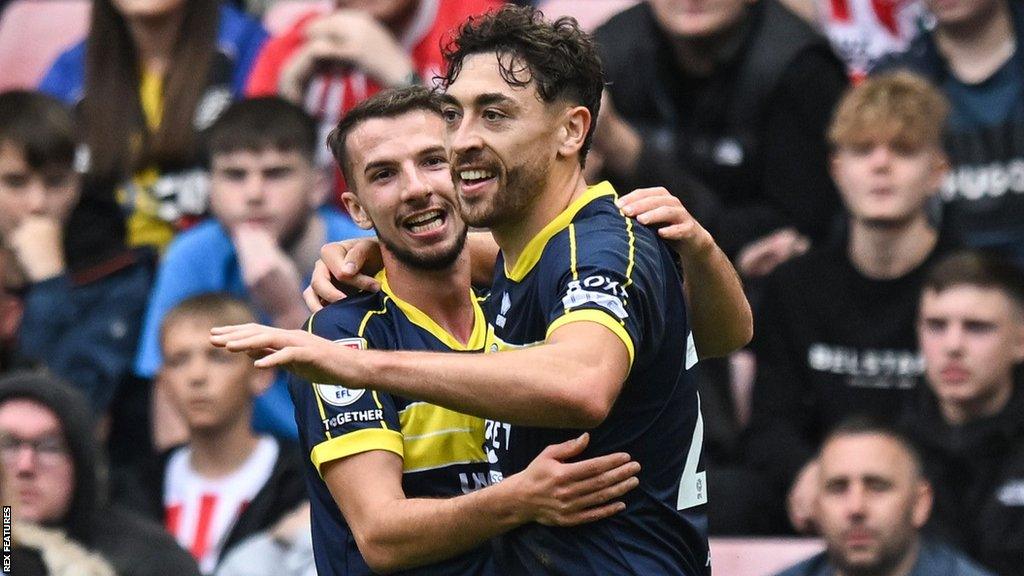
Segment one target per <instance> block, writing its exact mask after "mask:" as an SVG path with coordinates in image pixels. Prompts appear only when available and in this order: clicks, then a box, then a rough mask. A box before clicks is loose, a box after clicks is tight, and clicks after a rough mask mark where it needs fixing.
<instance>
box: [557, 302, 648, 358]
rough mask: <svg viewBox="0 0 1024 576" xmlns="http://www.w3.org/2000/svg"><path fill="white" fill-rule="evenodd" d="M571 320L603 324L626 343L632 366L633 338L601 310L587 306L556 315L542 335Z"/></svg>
mask: <svg viewBox="0 0 1024 576" xmlns="http://www.w3.org/2000/svg"><path fill="white" fill-rule="evenodd" d="M573 322H595V323H597V324H600V325H601V326H604V327H605V328H607V329H609V330H611V331H612V333H613V334H615V335H616V336H618V337H619V340H622V343H623V344H625V345H626V351H627V352H628V353H629V367H630V368H632V367H633V357H634V356H635V355H636V348H635V347H634V346H633V339H632V338H630V337H629V332H626V328H625V327H624V326H623V325H622V323H621V322H619V321H618V320H616V319H615V318H612V316H611V315H610V314H608V313H607V312H604V311H601V310H594V309H592V308H588V309H585V310H573V311H572V312H568V313H566V314H565V315H563V316H560V317H558V318H557V319H556V320H555V321H554V322H552V323H551V325H550V326H548V332H547V334H546V335H545V336H544V337H545V338H550V337H551V334H552V333H553V332H554V331H555V330H557V329H559V328H560V327H562V326H565V325H566V324H572V323H573Z"/></svg>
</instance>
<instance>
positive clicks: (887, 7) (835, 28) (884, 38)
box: [782, 0, 927, 83]
mask: <svg viewBox="0 0 1024 576" xmlns="http://www.w3.org/2000/svg"><path fill="white" fill-rule="evenodd" d="M782 2H783V4H785V5H786V6H789V7H790V8H791V9H792V10H793V11H794V12H796V13H797V14H799V15H800V16H803V17H804V19H805V20H807V21H808V22H810V23H811V24H813V25H815V26H817V27H818V28H820V29H821V31H822V32H823V33H824V34H825V35H826V36H827V37H828V39H829V42H831V43H832V48H833V49H834V50H835V51H836V55H837V56H839V58H841V59H842V60H843V62H845V63H846V69H847V71H848V72H849V73H850V78H851V79H852V80H853V81H854V82H855V83H856V82H860V81H861V80H863V79H864V78H865V77H866V76H867V74H868V73H869V72H870V71H871V70H872V69H873V68H874V67H875V65H877V64H878V62H879V61H880V60H882V59H884V58H885V57H886V56H888V55H890V54H894V53H897V52H902V51H904V50H906V49H907V47H908V46H909V45H910V42H911V41H912V40H913V39H914V38H916V37H917V35H918V34H919V33H920V32H921V30H922V29H924V26H925V22H926V18H927V12H926V10H925V6H924V0H889V1H886V2H878V1H877V0H782Z"/></svg>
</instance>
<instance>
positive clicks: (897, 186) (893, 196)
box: [747, 72, 954, 531]
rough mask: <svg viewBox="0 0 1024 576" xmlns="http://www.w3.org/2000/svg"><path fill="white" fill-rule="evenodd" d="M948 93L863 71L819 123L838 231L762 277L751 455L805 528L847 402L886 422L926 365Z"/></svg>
mask: <svg viewBox="0 0 1024 576" xmlns="http://www.w3.org/2000/svg"><path fill="white" fill-rule="evenodd" d="M946 110H947V104H946V102H945V100H944V99H943V97H942V95H941V94H940V93H939V92H938V91H937V90H935V89H934V88H932V87H931V86H930V85H929V84H928V82H927V81H925V80H923V79H921V78H918V77H916V76H913V75H911V74H909V73H906V72H904V73H900V74H894V75H885V76H878V77H873V78H870V79H868V80H867V81H865V82H864V83H863V84H861V85H860V86H858V87H856V88H854V89H853V90H851V91H850V92H849V93H848V94H847V95H846V96H845V97H844V98H843V100H842V101H841V102H840V104H839V107H838V108H837V110H836V113H835V117H834V119H833V121H832V125H831V127H830V129H829V140H830V141H831V143H832V146H833V154H832V175H833V178H834V179H835V182H836V184H837V186H838V188H839V191H840V195H841V196H842V198H843V201H844V202H845V204H846V209H847V215H848V218H847V221H848V233H847V234H846V235H845V237H842V238H839V239H837V240H836V241H834V242H831V243H828V244H826V245H824V246H821V247H820V248H818V249H816V250H814V251H812V252H811V253H809V254H807V255H805V256H803V257H800V258H797V259H794V260H793V261H791V262H788V263H786V264H785V265H783V266H781V267H779V268H778V269H777V270H776V271H775V272H774V273H773V274H772V275H771V276H769V277H768V279H767V281H766V283H765V287H764V293H763V296H762V298H763V299H762V302H761V308H760V310H759V316H760V317H759V319H758V320H759V321H758V322H757V324H756V325H757V335H756V337H755V340H754V350H755V352H756V353H757V360H758V367H757V377H756V380H755V384H754V391H753V407H752V414H751V423H750V429H749V442H748V446H747V448H748V454H749V458H750V461H751V463H752V464H753V465H754V466H755V467H757V468H758V469H761V470H763V471H765V472H767V473H768V475H769V477H770V478H771V480H772V481H773V484H775V486H776V488H777V489H778V490H779V491H780V493H782V494H784V493H786V492H788V493H789V515H790V520H791V522H792V523H793V525H794V527H795V528H797V530H800V531H804V530H808V529H809V528H810V521H811V514H810V513H811V509H812V506H813V495H814V492H815V488H814V487H815V484H816V480H815V473H816V465H815V464H814V459H813V456H814V454H815V452H816V451H817V449H818V445H819V443H820V442H821V440H822V439H823V437H824V435H825V434H826V433H827V432H828V430H829V429H831V428H832V427H833V426H835V425H836V424H838V423H839V422H841V421H842V420H844V419H845V418H847V417H848V416H851V415H853V414H855V413H866V414H868V415H870V416H872V417H874V418H878V419H880V420H883V421H892V420H894V419H895V418H896V417H897V416H898V414H899V410H900V407H901V405H902V403H903V402H904V401H905V400H906V399H907V398H908V396H909V394H910V391H911V389H912V388H913V387H914V385H915V383H916V382H917V378H918V377H919V376H920V375H921V374H922V372H923V370H924V366H923V362H922V360H921V357H920V354H919V353H918V351H917V343H916V338H915V335H914V323H915V318H916V314H917V301H918V294H919V293H920V287H921V282H922V280H923V278H924V273H925V271H926V270H927V268H928V266H929V265H930V264H931V263H933V262H934V261H935V260H936V259H937V258H939V257H940V255H941V254H943V253H944V252H945V251H947V250H948V247H949V245H950V244H952V243H954V242H953V241H952V240H950V239H947V238H945V237H941V238H940V234H939V232H938V231H937V230H935V228H933V227H932V225H931V224H930V223H929V219H928V210H927V207H928V203H929V201H930V200H931V199H932V198H933V197H934V196H935V194H936V193H937V192H938V189H939V186H940V185H941V183H942V178H943V177H944V175H945V173H946V159H945V155H944V154H943V151H942V148H941V146H942V141H941V130H942V125H943V122H944V120H945V116H946Z"/></svg>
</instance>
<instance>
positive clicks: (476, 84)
mask: <svg viewBox="0 0 1024 576" xmlns="http://www.w3.org/2000/svg"><path fill="white" fill-rule="evenodd" d="M445 98H446V100H447V103H446V104H445V106H444V113H445V120H446V121H447V122H448V130H449V137H450V144H451V156H452V167H451V169H452V179H453V180H454V181H455V189H456V191H457V192H458V194H459V201H460V204H461V209H462V216H463V218H464V219H465V220H466V222H467V223H468V224H470V225H471V226H477V227H481V228H485V227H486V228H493V227H498V226H501V225H502V224H505V223H508V222H517V221H521V220H522V219H523V218H524V216H525V215H526V214H527V213H528V212H529V210H530V208H531V206H532V205H533V204H534V202H535V201H536V200H537V198H538V197H539V196H540V195H541V194H542V193H543V192H544V189H545V185H546V183H547V181H548V177H549V174H550V172H551V168H552V165H553V164H554V163H555V161H556V159H557V158H558V156H559V150H560V145H561V144H563V142H562V139H560V138H559V136H560V133H561V132H562V131H563V130H564V127H565V125H564V123H563V122H561V121H560V120H561V115H562V113H563V112H565V111H567V110H568V109H569V108H570V107H569V106H568V105H567V104H559V103H558V102H557V101H556V102H553V103H551V104H545V103H544V102H543V101H541V99H540V97H539V95H538V94H537V90H536V88H535V87H534V85H533V83H532V82H531V83H529V84H527V85H526V86H511V85H509V84H508V83H507V82H506V81H505V80H504V79H503V78H502V76H501V72H500V68H499V63H498V58H497V56H496V55H495V54H494V53H483V54H474V55H471V56H467V57H466V59H465V60H464V61H463V63H462V70H461V72H460V73H459V75H458V77H457V78H456V79H455V81H454V82H452V84H451V85H450V86H448V90H447V93H446V95H445ZM583 110H585V109H583ZM587 121H588V123H589V116H588V117H587Z"/></svg>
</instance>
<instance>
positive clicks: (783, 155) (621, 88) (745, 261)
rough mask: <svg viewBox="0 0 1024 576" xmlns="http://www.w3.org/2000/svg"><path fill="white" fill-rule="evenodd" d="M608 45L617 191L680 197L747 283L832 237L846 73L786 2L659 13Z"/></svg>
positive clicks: (671, 7)
mask: <svg viewBox="0 0 1024 576" xmlns="http://www.w3.org/2000/svg"><path fill="white" fill-rule="evenodd" d="M596 37H597V40H598V42H599V44H600V46H601V48H602V61H603V63H604V66H605V74H606V77H607V80H608V82H609V85H608V88H607V90H608V96H610V97H609V98H606V99H605V101H604V103H603V104H602V117H601V121H600V122H598V124H597V131H596V133H595V136H594V151H595V152H596V153H597V154H598V155H599V156H600V158H602V159H603V161H604V165H605V168H606V170H607V172H608V173H609V174H610V175H612V176H613V177H614V179H615V180H618V183H617V184H618V186H619V188H622V189H629V188H631V187H637V186H644V185H653V184H658V185H664V186H665V187H667V188H668V189H669V190H672V191H673V192H674V193H676V194H679V196H680V198H681V199H682V201H683V204H684V205H686V207H687V208H688V209H689V210H690V212H691V213H692V214H693V216H694V217H695V218H697V220H699V221H701V222H705V223H707V224H706V225H707V226H708V227H709V230H710V231H711V233H712V235H714V237H715V238H716V239H717V240H718V242H719V244H720V245H721V246H722V248H723V249H724V250H725V251H726V253H727V254H729V255H730V256H731V257H733V258H734V261H737V262H738V267H739V269H740V272H741V273H742V274H745V275H747V276H757V275H763V274H764V273H767V272H768V271H769V270H770V269H771V268H772V267H773V266H774V265H776V264H777V263H778V262H780V261H783V260H785V259H786V258H788V257H790V256H792V255H793V254H795V253H798V252H800V251H801V250H805V249H806V245H807V238H810V239H811V240H812V241H819V240H822V239H823V238H825V236H826V234H827V233H828V232H829V229H830V227H831V224H832V220H833V216H834V215H835V214H836V212H837V211H838V208H839V201H838V198H837V197H836V194H835V192H834V188H833V186H832V183H831V181H830V180H829V177H828V170H827V163H826V156H827V148H826V145H825V127H826V125H827V123H828V119H829V115H830V114H831V112H832V108H833V106H834V105H835V103H836V101H837V100H838V99H839V96H840V94H841V92H842V90H843V88H844V87H845V85H846V72H845V70H844V67H843V65H842V63H841V62H840V61H839V60H838V59H837V58H836V57H835V55H833V54H832V51H831V49H830V48H829V45H828V42H827V41H826V40H825V39H824V38H823V37H821V36H819V35H818V34H817V33H816V32H814V31H813V30H812V29H811V27H810V26H808V25H807V24H806V23H805V22H804V21H802V20H801V19H800V18H799V17H797V16H795V15H794V14H792V13H791V12H790V11H789V10H787V9H786V8H784V7H783V6H782V5H780V4H779V3H778V2H777V1H776V0H761V1H759V2H747V1H745V0H721V1H719V2H705V3H698V4H695V5H693V6H692V7H688V8H686V9H683V7H682V6H681V5H680V4H679V3H677V2H672V1H670V0H648V1H647V2H643V3H640V4H638V5H636V6H634V7H632V8H630V9H628V10H626V11H624V12H622V13H620V14H618V15H617V16H615V17H613V18H612V19H611V20H609V21H608V22H607V23H606V24H605V25H603V26H602V27H601V28H599V29H598V30H597V33H596ZM811 86H813V87H814V88H813V89H809V87H811ZM759 240H760V242H758V241H759Z"/></svg>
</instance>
